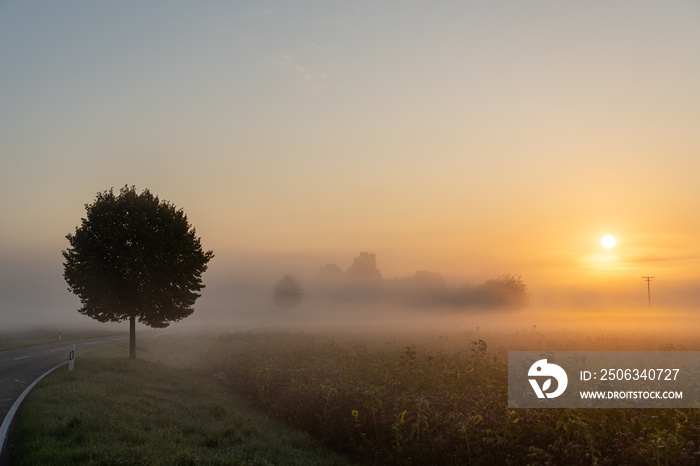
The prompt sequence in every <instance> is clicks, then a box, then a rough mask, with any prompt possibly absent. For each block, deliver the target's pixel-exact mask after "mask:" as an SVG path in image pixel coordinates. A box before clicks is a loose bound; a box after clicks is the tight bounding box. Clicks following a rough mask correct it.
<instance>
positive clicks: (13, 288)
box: [0, 251, 700, 341]
mask: <svg viewBox="0 0 700 466" xmlns="http://www.w3.org/2000/svg"><path fill="white" fill-rule="evenodd" d="M221 256H224V257H223V258H222V257H221ZM347 257H350V259H347V260H346V262H345V263H338V264H336V265H337V269H339V270H340V272H341V273H342V274H344V275H347V274H349V273H350V272H349V270H350V269H351V268H352V267H353V265H352V264H353V262H352V261H353V258H352V255H351V254H348V255H347ZM357 257H360V256H359V255H356V256H355V258H357ZM329 263H332V262H329V261H324V257H323V254H314V255H303V254H296V255H295V254H287V255H284V256H283V255H278V256H275V255H272V254H258V255H256V254H252V253H250V254H241V255H240V256H238V257H235V256H233V255H232V256H231V257H226V255H218V256H217V257H216V258H215V259H214V260H213V261H212V262H211V266H210V268H209V270H208V271H207V272H205V274H204V276H203V279H204V283H205V285H206V288H204V290H202V296H201V297H200V298H199V300H198V301H197V303H196V304H195V312H194V313H193V314H192V315H191V316H190V317H188V318H185V319H183V320H182V321H180V322H176V323H172V324H171V327H170V328H171V329H178V328H179V329H212V330H217V331H222V332H223V331H256V330H266V331H267V330H271V331H280V330H281V331H295V332H297V331H305V332H341V331H342V332H346V333H357V334H368V335H369V334H373V333H387V332H389V333H393V334H399V333H417V332H418V333H431V332H432V333H435V332H437V333H441V332H446V333H453V332H476V331H478V332H485V333H488V332H492V333H499V334H520V335H522V334H527V332H530V335H531V334H533V332H540V334H544V333H548V334H550V335H554V334H556V335H559V336H562V335H570V334H572V333H576V334H579V335H581V334H582V333H586V332H588V333H590V335H604V334H610V335H612V334H616V335H619V336H622V335H636V336H638V337H641V336H642V335H647V336H654V335H655V336H660V335H663V334H667V335H669V336H671V335H676V336H679V337H681V336H682V337H683V338H686V337H689V336H690V335H692V334H693V333H694V332H697V330H698V329H699V328H698V327H699V325H698V323H699V322H700V316H698V315H696V311H695V310H694V308H693V303H694V302H697V297H698V289H697V287H694V286H693V284H692V283H690V284H684V283H671V284H669V283H664V282H663V281H661V280H659V281H657V282H652V307H651V309H650V308H649V306H648V302H647V290H646V283H644V282H643V281H641V280H640V282H639V283H634V284H632V285H630V287H629V288H630V289H629V290H627V289H621V290H614V289H613V290H611V289H587V288H585V287H580V288H565V287H560V288H557V287H555V286H550V287H547V286H542V285H535V286H533V285H531V284H529V283H528V281H527V276H523V277H522V280H523V282H524V283H525V285H527V293H528V298H529V299H528V303H527V305H512V306H497V305H493V306H486V307H485V306H480V305H478V303H477V304H474V303H471V304H470V303H468V302H467V303H466V304H465V302H464V301H462V302H459V303H456V304H455V303H454V302H452V301H446V300H445V299H443V298H444V297H445V296H452V295H450V294H449V293H452V294H454V293H456V292H457V291H455V290H459V289H460V288H459V287H460V286H463V285H464V283H465V281H464V280H463V279H460V278H459V277H444V283H442V282H439V283H438V284H437V285H435V284H434V283H428V284H427V285H425V284H423V285H421V283H419V282H416V281H415V277H416V276H417V275H420V274H416V273H415V272H417V271H413V272H411V271H407V272H406V274H405V275H404V276H397V277H391V278H384V277H382V278H381V279H376V280H374V281H369V282H368V281H363V280H359V281H357V280H356V279H346V278H342V277H343V276H344V275H342V276H341V279H340V280H339V281H338V280H335V281H334V279H331V280H330V281H329V279H328V277H324V276H323V274H322V273H321V272H320V271H321V267H322V266H326V265H328V264H329ZM382 266H383V264H382V262H381V259H380V258H377V262H376V264H375V267H376V269H377V270H381V268H382ZM62 273H63V266H62V257H61V256H60V251H51V252H47V251H43V252H42V251H34V252H33V253H30V254H27V253H23V254H19V253H17V254H9V253H5V254H4V255H3V257H2V263H1V265H0V320H1V322H2V325H1V326H0V333H3V334H7V333H8V332H17V331H26V330H28V329H38V328H40V329H51V330H52V331H56V330H58V329H61V328H63V329H67V328H72V329H75V328H81V329H95V330H114V331H124V332H126V331H127V329H128V323H127V322H122V323H107V324H103V323H99V322H97V321H94V320H92V319H90V318H88V317H86V316H82V315H80V314H79V313H78V312H77V309H78V308H79V306H80V303H79V300H78V299H77V297H76V296H74V295H72V294H71V293H70V292H69V291H68V290H67V286H66V284H65V282H64V280H63V276H62ZM380 273H381V272H380ZM438 273H439V271H434V272H431V273H429V274H424V275H423V276H427V277H428V278H431V277H432V278H434V277H436V276H438ZM284 275H292V276H294V277H295V278H296V279H297V280H298V282H299V284H300V285H301V287H302V289H303V298H302V300H301V302H300V303H299V304H298V305H296V306H293V307H289V308H282V307H278V306H275V304H274V302H273V288H274V286H275V284H276V283H277V282H278V281H279V280H280V279H281V278H282V277H283V276H284ZM411 277H414V281H411V280H410V279H411ZM440 277H441V276H440ZM493 278H494V277H489V276H484V277H483V280H481V282H485V281H488V280H490V279H493ZM441 279H442V278H441ZM368 283H369V284H368ZM419 285H420V286H419ZM433 285H435V286H438V288H439V289H437V288H431V287H432V286H433ZM471 285H473V286H474V289H477V288H478V286H479V282H476V283H471ZM471 285H470V286H471ZM421 286H427V288H426V289H425V290H427V291H425V292H424V291H421V290H422V289H421ZM436 289H437V290H438V291H436ZM339 290H340V291H339ZM139 329H140V330H145V329H146V327H145V326H142V325H139ZM543 341H546V340H543Z"/></svg>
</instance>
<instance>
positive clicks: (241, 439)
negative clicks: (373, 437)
mask: <svg viewBox="0 0 700 466" xmlns="http://www.w3.org/2000/svg"><path fill="white" fill-rule="evenodd" d="M210 340H211V338H209V337H162V338H160V337H159V338H145V337H144V338H141V339H140V340H139V342H138V352H139V357H140V358H141V359H138V360H135V361H132V360H129V359H127V357H126V356H127V355H128V348H127V346H126V344H122V345H117V346H114V347H109V348H104V349H100V350H96V351H93V352H91V353H89V354H88V355H86V356H84V357H81V358H78V359H77V360H76V364H75V370H74V371H73V372H68V371H67V370H65V367H64V368H60V369H58V370H56V371H54V372H53V373H52V374H51V375H49V376H48V377H46V378H45V379H44V380H43V381H42V382H41V383H40V384H38V385H37V387H36V388H35V389H34V391H32V393H31V394H30V395H29V397H28V398H27V400H25V403H24V404H23V407H22V409H21V413H20V417H19V421H18V426H17V431H16V436H15V438H14V441H13V443H14V449H13V464H19V465H23V464H26V465H30V464H31V465H35V464H57V465H58V464H65V465H76V464H81V465H82V464H144V465H145V464H154V465H155V464H158V465H178V464H183V465H184V464H222V465H224V464H226V465H230V464H248V465H270V464H296V465H313V464H317V465H326V464H329V465H333V464H336V465H343V464H349V462H348V460H347V459H345V458H343V457H341V456H340V455H338V454H336V453H334V452H332V451H329V450H328V449H327V448H323V447H322V446H320V445H319V442H317V441H315V440H314V439H313V438H311V437H310V436H309V435H308V434H304V433H303V432H299V431H296V430H293V429H289V428H287V427H285V426H283V425H281V424H280V423H279V422H276V421H273V420H270V419H268V418H267V417H266V416H265V415H264V414H261V413H260V412H259V411H256V410H255V409H253V408H251V407H250V406H249V404H248V403H246V402H245V401H243V400H241V398H240V397H239V396H237V395H236V394H235V393H232V391H231V389H229V388H227V387H224V386H222V385H221V384H220V383H217V382H215V381H213V380H211V379H210V378H206V377H202V376H199V375H196V374H194V373H193V372H192V371H191V370H189V369H187V368H188V367H190V366H191V365H193V364H195V363H197V362H199V361H200V357H201V354H202V351H204V350H205V349H206V347H207V346H208V345H209V342H210ZM165 360H167V361H168V365H169V366H166V365H165V364H163V363H158V362H156V361H165Z"/></svg>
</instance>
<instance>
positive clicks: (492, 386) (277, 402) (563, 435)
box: [206, 326, 700, 465]
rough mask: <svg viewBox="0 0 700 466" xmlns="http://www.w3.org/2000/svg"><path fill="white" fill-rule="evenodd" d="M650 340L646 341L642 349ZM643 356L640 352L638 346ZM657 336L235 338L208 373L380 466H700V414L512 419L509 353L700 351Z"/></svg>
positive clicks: (519, 413) (630, 412)
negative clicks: (604, 465) (441, 465)
mask: <svg viewBox="0 0 700 466" xmlns="http://www.w3.org/2000/svg"><path fill="white" fill-rule="evenodd" d="M640 342H641V343H640ZM632 346H633V348H632ZM696 347H697V345H693V341H692V340H691V339H688V340H687V341H684V342H680V343H679V342H675V343H674V344H670V343H667V342H664V341H663V339H661V338H658V337H655V336H654V335H653V334H652V333H649V334H646V335H636V334H635V335H628V336H626V337H625V336H624V335H620V334H613V333H610V334H599V335H598V336H596V337H590V336H586V335H583V334H581V335H576V334H574V333H567V334H560V335H552V334H551V333H549V334H548V336H544V335H543V334H541V333H540V332H539V331H538V330H537V329H536V328H535V327H534V326H533V328H531V329H528V331H526V332H520V333H514V334H504V333H501V334H495V333H494V334H489V333H487V332H479V331H478V330H475V331H465V332H462V333H459V334H457V333H454V334H449V335H441V334H436V333H435V334H431V335H417V334H416V335H413V336H409V335H404V336H400V337H399V336H380V335H375V336H372V337H361V336H357V335H355V336H351V335H347V334H345V335H340V334H327V333H326V334H319V333H316V334H309V333H307V334H304V333H235V334H230V335H223V336H220V337H218V338H217V339H216V340H215V341H214V343H213V345H212V346H211V347H210V348H209V350H208V351H207V354H206V361H207V363H206V370H207V371H208V372H209V373H210V374H211V375H213V376H214V377H216V378H218V379H220V380H222V381H224V382H225V383H226V384H228V385H229V386H231V387H233V389H234V390H235V391H236V392H237V393H239V394H241V395H242V396H244V397H245V398H247V399H248V400H250V401H251V402H252V403H253V404H254V405H255V406H257V407H258V408H260V409H262V410H264V411H266V412H268V413H270V414H271V415H272V416H274V417H276V418H278V419H280V420H282V421H283V422H285V423H288V424H290V425H292V426H294V427H297V428H299V429H302V430H304V431H307V432H309V433H311V434H312V435H314V436H316V437H318V438H319V439H321V440H322V441H323V442H324V443H326V444H328V445H330V446H332V447H334V448H335V449H337V450H339V451H341V452H343V453H347V454H348V455H350V456H351V457H352V458H354V459H355V460H357V461H358V462H362V463H369V464H392V465H402V464H406V465H408V464H425V465H428V464H431V465H433V464H448V465H449V464H453V465H458V464H460V465H461V464H464V465H470V464H471V465H492V464H505V465H547V464H574V465H590V464H611V465H612V464H615V465H639V464H650V465H670V464H673V465H691V464H698V462H699V461H700V443H699V441H698V439H700V415H699V414H698V411H697V410H693V409H508V408H507V350H533V349H543V348H546V349H547V350H585V349H588V350H593V349H595V350H621V349H635V350H641V349H648V350H664V349H665V350H671V349H686V350H690V349H696Z"/></svg>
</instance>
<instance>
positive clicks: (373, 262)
mask: <svg viewBox="0 0 700 466" xmlns="http://www.w3.org/2000/svg"><path fill="white" fill-rule="evenodd" d="M347 275H348V276H349V277H353V278H358V279H362V280H379V279H380V278H382V273H381V272H380V271H379V269H377V257H376V256H375V255H374V254H372V253H371V252H361V253H360V255H359V256H357V257H356V258H354V259H353V260H352V265H351V266H350V268H349V269H348V271H347Z"/></svg>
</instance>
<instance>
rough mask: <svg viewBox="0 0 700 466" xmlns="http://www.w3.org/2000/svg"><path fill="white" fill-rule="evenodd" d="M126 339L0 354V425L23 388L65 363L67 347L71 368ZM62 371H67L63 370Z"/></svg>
mask: <svg viewBox="0 0 700 466" xmlns="http://www.w3.org/2000/svg"><path fill="white" fill-rule="evenodd" d="M128 339H129V335H128V334H127V335H119V336H113V337H102V338H92V339H89V340H77V341H76V340H73V341H70V340H68V341H62V342H58V343H50V344H47V345H40V346H30V347H28V348H18V349H14V350H9V351H0V424H2V422H3V421H4V419H5V416H6V415H7V412H8V411H9V410H10V408H11V407H12V405H13V404H14V402H15V400H17V398H19V396H20V395H21V394H22V392H23V391H24V389H25V388H27V386H28V385H30V384H31V383H32V382H34V380H36V379H37V378H38V377H39V376H41V375H42V374H44V373H45V372H46V371H48V370H50V369H52V368H54V367H56V366H58V365H59V364H61V363H64V362H66V361H67V360H68V355H69V353H70V345H71V343H74V344H75V364H76V366H77V365H79V364H80V359H79V357H80V355H81V354H83V353H85V352H86V351H90V350H92V349H95V348H99V347H102V346H109V345H113V344H114V343H117V342H120V341H124V340H128ZM66 370H68V369H67V368H66ZM0 449H1V450H2V456H1V457H0V465H5V464H8V463H7V454H8V451H6V450H9V448H4V449H3V448H2V445H0Z"/></svg>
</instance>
